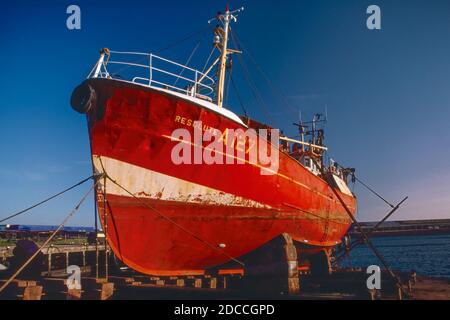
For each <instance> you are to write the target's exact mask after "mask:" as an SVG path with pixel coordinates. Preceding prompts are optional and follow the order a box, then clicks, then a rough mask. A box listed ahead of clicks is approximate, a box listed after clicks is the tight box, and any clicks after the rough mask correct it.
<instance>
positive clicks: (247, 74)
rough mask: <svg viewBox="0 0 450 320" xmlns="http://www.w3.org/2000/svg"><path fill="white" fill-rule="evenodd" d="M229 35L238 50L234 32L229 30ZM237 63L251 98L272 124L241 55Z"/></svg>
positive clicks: (266, 108)
mask: <svg viewBox="0 0 450 320" xmlns="http://www.w3.org/2000/svg"><path fill="white" fill-rule="evenodd" d="M230 34H231V39H232V41H233V44H234V46H235V47H236V48H238V46H237V43H236V40H235V38H234V32H232V30H231V28H230ZM238 61H239V64H240V66H241V68H242V71H243V73H244V78H245V80H246V81H247V84H248V85H249V87H250V90H251V92H252V94H253V96H254V97H255V99H256V101H257V102H258V103H259V104H260V105H261V106H262V107H263V108H262V109H261V110H262V111H263V112H264V115H265V116H266V118H267V120H269V121H271V122H274V121H273V119H272V117H271V116H270V112H269V108H268V107H267V105H266V103H265V102H264V99H263V98H262V97H261V94H260V93H259V91H258V88H257V86H256V84H255V83H254V81H253V79H252V78H251V76H250V72H249V70H248V68H247V66H246V65H245V63H244V61H243V59H242V57H241V55H238Z"/></svg>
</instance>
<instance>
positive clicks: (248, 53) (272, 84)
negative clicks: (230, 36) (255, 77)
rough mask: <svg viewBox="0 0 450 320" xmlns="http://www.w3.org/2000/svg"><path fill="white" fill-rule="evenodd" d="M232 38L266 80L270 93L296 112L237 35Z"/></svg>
mask: <svg viewBox="0 0 450 320" xmlns="http://www.w3.org/2000/svg"><path fill="white" fill-rule="evenodd" d="M234 36H235V37H236V43H237V44H238V45H239V48H241V49H242V50H243V51H245V52H246V54H247V56H248V57H249V58H250V61H251V62H252V63H253V64H254V65H255V67H256V69H257V70H258V71H259V73H260V74H261V75H262V77H263V78H264V80H266V82H267V83H268V85H269V87H270V88H271V89H272V91H273V92H274V93H277V94H278V96H279V97H280V98H281V100H282V101H283V103H284V104H285V105H286V107H288V109H290V110H291V111H293V112H297V111H298V110H296V109H295V108H294V107H293V106H292V105H291V104H290V102H289V100H288V98H287V96H286V95H285V94H284V93H283V91H282V90H281V88H279V87H278V86H276V85H275V84H274V83H273V81H272V80H271V79H270V77H269V76H268V75H267V73H266V72H265V71H264V70H263V68H262V67H261V66H260V65H259V64H258V63H257V62H256V59H255V58H253V56H252V54H251V53H250V50H248V49H247V48H246V47H244V45H243V44H242V41H241V40H240V39H239V37H238V35H237V34H234Z"/></svg>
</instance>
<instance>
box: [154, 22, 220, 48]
mask: <svg viewBox="0 0 450 320" xmlns="http://www.w3.org/2000/svg"><path fill="white" fill-rule="evenodd" d="M210 28H211V26H210V25H208V26H207V27H206V28H202V29H200V30H198V31H196V32H193V33H191V34H189V35H187V36H185V37H184V38H182V39H180V40H178V41H175V42H173V43H171V44H168V45H166V46H165V47H163V48H162V49H159V50H158V51H157V53H158V54H159V53H161V52H163V51H166V50H168V49H171V48H173V47H175V46H177V45H179V44H180V43H182V42H184V41H186V40H189V39H191V38H193V37H195V36H196V35H199V34H201V33H203V32H205V31H207V30H209V29H210Z"/></svg>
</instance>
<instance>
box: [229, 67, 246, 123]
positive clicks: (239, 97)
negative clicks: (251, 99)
mask: <svg viewBox="0 0 450 320" xmlns="http://www.w3.org/2000/svg"><path fill="white" fill-rule="evenodd" d="M230 79H231V85H232V86H233V89H234V91H235V92H236V97H237V98H238V101H239V104H240V105H241V108H242V111H244V116H246V117H247V116H248V115H247V110H246V109H245V107H244V104H243V103H242V99H241V95H240V94H239V91H238V89H237V87H236V84H235V83H234V80H233V77H232V75H231V74H230Z"/></svg>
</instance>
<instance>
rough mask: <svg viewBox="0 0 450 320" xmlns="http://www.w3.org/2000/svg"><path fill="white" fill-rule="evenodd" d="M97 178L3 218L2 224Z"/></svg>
mask: <svg viewBox="0 0 450 320" xmlns="http://www.w3.org/2000/svg"><path fill="white" fill-rule="evenodd" d="M97 176H98V175H97V174H94V175H92V176H90V177H89V178H86V179H83V180H81V181H80V182H77V183H76V184H74V185H72V186H70V187H68V188H67V189H64V190H63V191H61V192H58V193H56V194H54V195H52V196H50V197H48V198H47V199H44V200H42V201H40V202H38V203H36V204H33V205H32V206H30V207H28V208H26V209H23V210H21V211H19V212H16V213H14V214H11V215H9V216H7V217H6V218H3V219H2V220H0V223H2V222H4V221H6V220H9V219H11V218H14V217H17V216H18V215H21V214H23V213H26V212H28V211H30V210H31V209H34V208H36V207H38V206H40V205H42V204H44V203H46V202H48V201H50V200H52V199H55V198H56V197H58V196H60V195H62V194H64V193H66V192H68V191H70V190H72V189H74V188H76V187H78V186H79V185H82V184H83V183H85V182H86V181H88V180H90V179H93V178H95V177H97Z"/></svg>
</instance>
